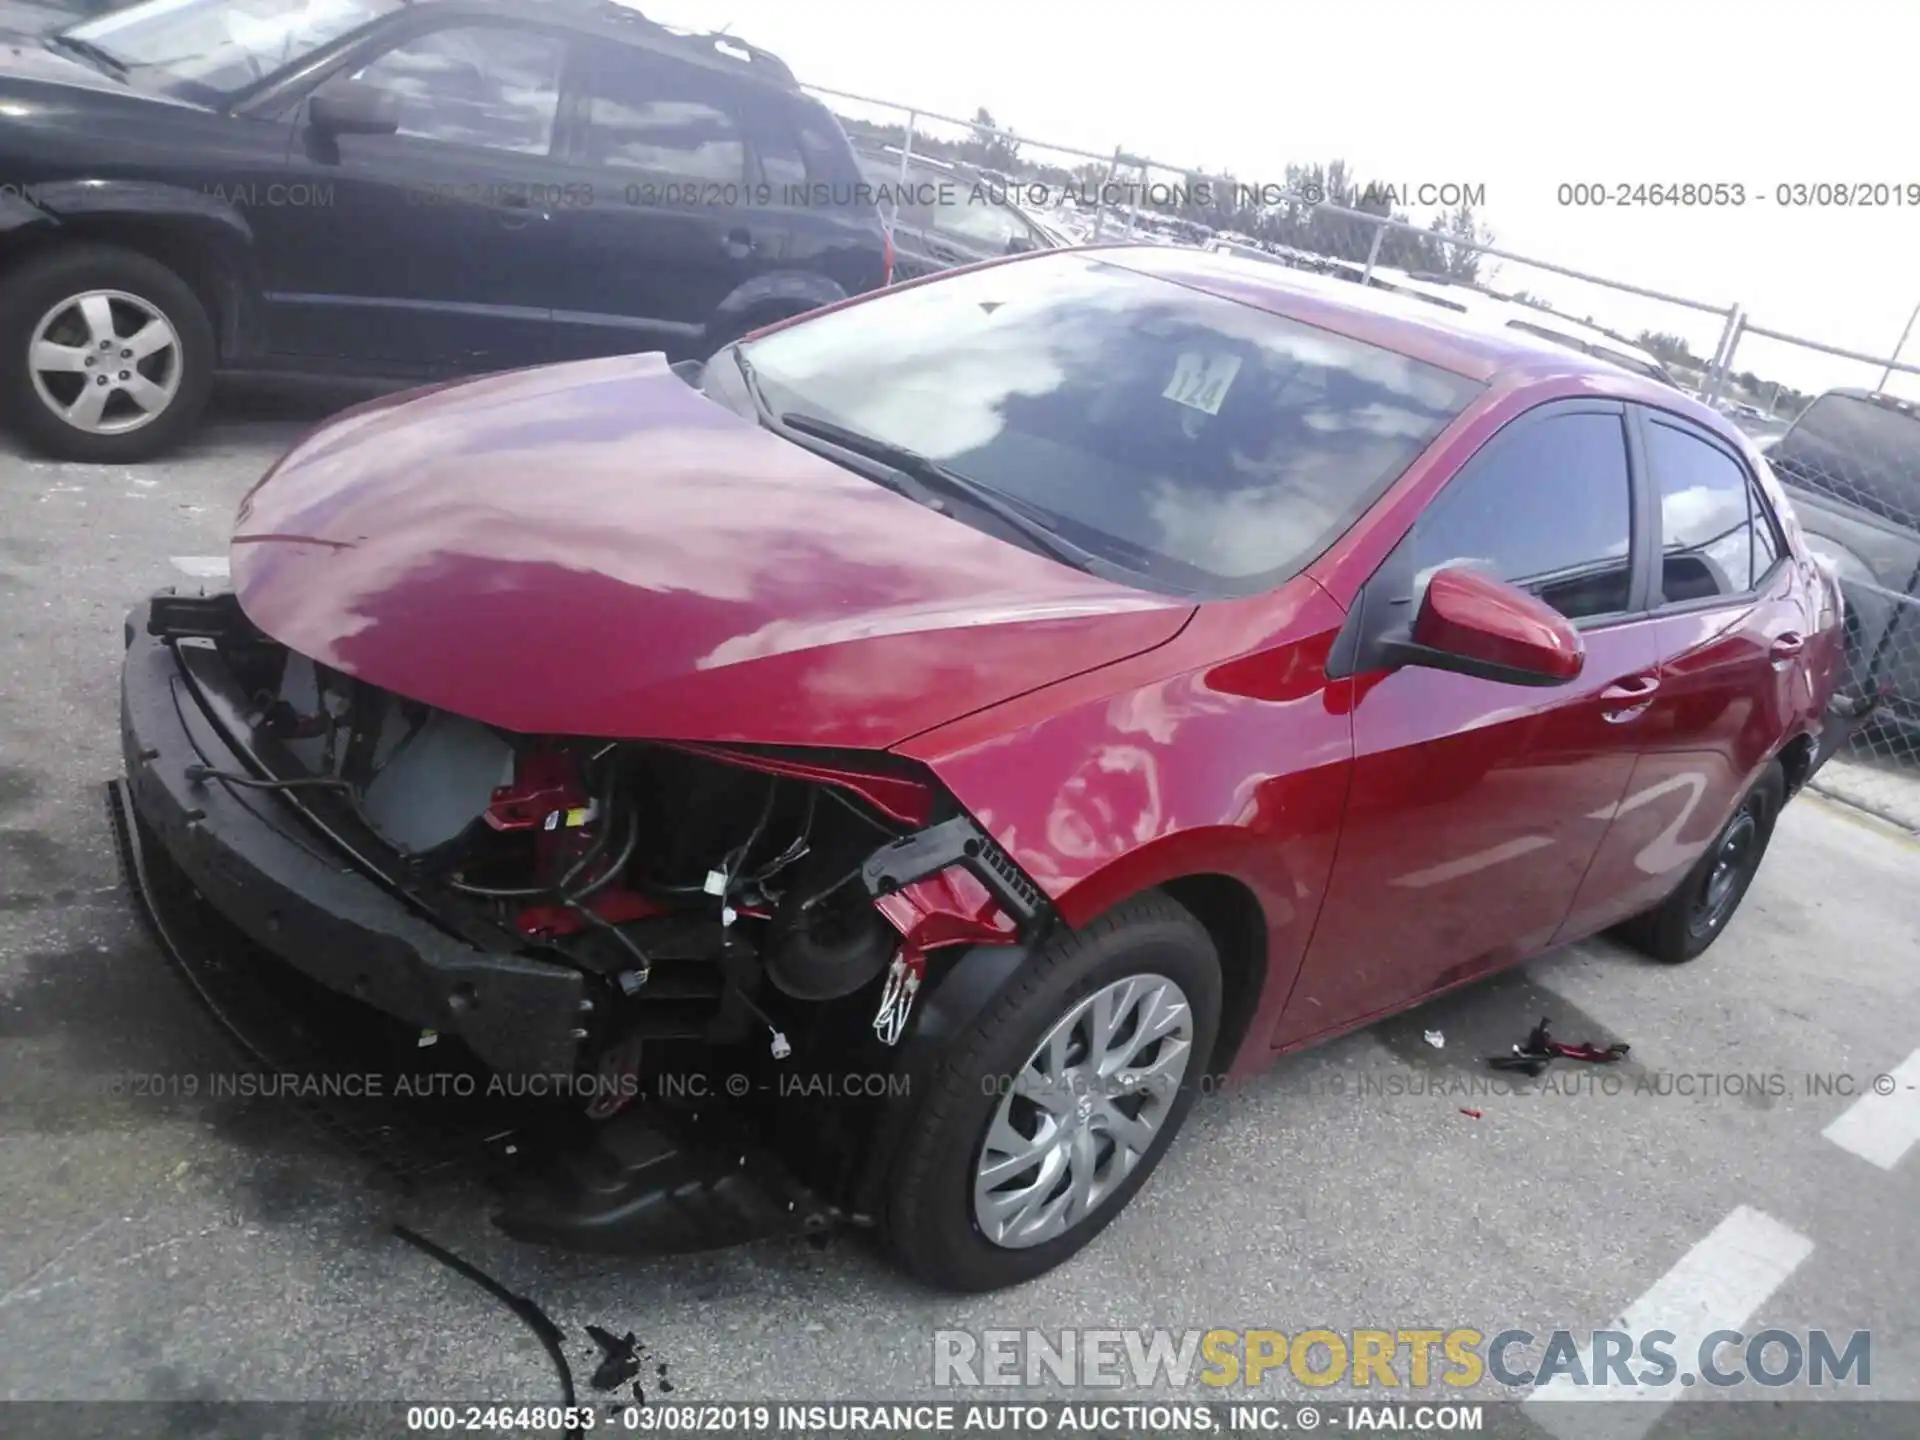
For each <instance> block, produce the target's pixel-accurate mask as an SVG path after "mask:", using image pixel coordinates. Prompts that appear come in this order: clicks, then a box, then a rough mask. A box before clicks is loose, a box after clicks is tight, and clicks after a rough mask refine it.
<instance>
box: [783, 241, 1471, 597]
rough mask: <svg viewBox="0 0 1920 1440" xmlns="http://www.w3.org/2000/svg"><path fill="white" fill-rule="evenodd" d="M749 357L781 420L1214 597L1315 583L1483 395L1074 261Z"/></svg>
mask: <svg viewBox="0 0 1920 1440" xmlns="http://www.w3.org/2000/svg"><path fill="white" fill-rule="evenodd" d="M746 351H747V354H748V355H749V356H750V357H751V359H752V362H753V365H754V368H755V371H756V372H757V375H758V377H759V379H760V381H761V384H762V387H763V389H764V390H765V391H766V392H767V395H768V399H769V403H770V404H771V405H772V406H773V408H774V409H775V410H796V409H797V410H804V411H806V412H807V413H809V414H811V415H814V416H818V417H822V418H825V419H830V420H833V421H835V422H836V423H838V424H840V425H843V426H846V427H849V428H852V429H855V430H859V431H861V432H863V433H864V434H867V435H870V436H874V437H877V438H879V439H882V440H885V441H887V442H889V443H890V444H893V445H898V446H906V447H909V448H911V449H913V450H916V451H918V452H920V453H921V454H923V455H927V456H930V457H932V458H934V459H936V460H939V461H942V462H944V463H945V464H946V465H948V466H949V467H950V468H952V469H954V470H957V471H959V472H961V473H962V474H964V475H966V476H968V477H970V478H971V479H974V480H976V481H978V482H980V483H982V484H985V485H988V486H991V487H992V488H993V489H995V490H997V491H999V492H1000V493H1001V494H1002V495H1003V496H1005V497H1006V498H1008V499H1010V500H1011V501H1012V502H1014V503H1015V504H1016V505H1018V506H1019V507H1021V508H1023V509H1024V510H1026V511H1028V512H1029V513H1030V514H1032V515H1033V516H1034V517H1036V518H1038V519H1040V520H1041V521H1042V522H1043V523H1045V524H1048V525H1051V526H1053V527H1054V528H1056V529H1057V530H1058V531H1060V532H1061V533H1062V534H1063V535H1065V536H1066V537H1067V538H1069V539H1071V540H1073V541H1074V542H1076V543H1077V544H1079V545H1081V546H1082V547H1084V548H1086V549H1088V550H1091V551H1093V552H1094V553H1095V554H1097V555H1100V556H1101V557H1103V558H1104V559H1107V560H1110V561H1111V562H1113V563H1115V564H1117V565H1120V566H1123V567H1125V568H1126V569H1128V570H1130V571H1132V572H1133V573H1135V574H1138V575H1139V576H1141V577H1142V580H1143V582H1145V583H1149V584H1151V583H1153V582H1155V581H1159V582H1163V583H1164V584H1165V585H1167V586H1168V587H1171V588H1177V589H1180V590H1184V591H1188V592H1197V593H1202V594H1206V593H1213V594H1244V593H1250V592H1252V591H1254V590H1257V589H1262V588H1265V587H1267V586H1269V585H1271V584H1274V583H1277V582H1278V581H1279V580H1281V579H1284V578H1286V577H1287V576H1288V575H1290V574H1292V573H1293V572H1295V571H1296V570H1298V569H1299V567H1300V566H1302V565H1304V564H1305V563H1306V562H1307V561H1309V560H1310V559H1312V558H1313V557H1314V556H1315V555H1317V554H1318V553H1319V552H1320V551H1321V550H1322V549H1324V548H1325V547H1326V546H1327V545H1328V544H1329V543H1330V542H1331V541H1332V540H1333V539H1334V538H1335V537H1336V536H1337V535H1338V534H1339V533H1340V532H1341V531H1343V530H1344V529H1345V528H1346V527H1347V526H1348V525H1349V524H1351V523H1352V521H1353V520H1354V519H1355V518H1356V517H1357V516H1358V515H1359V514H1360V513H1361V511H1363V510H1364V509H1365V508H1366V507H1367V506H1368V505H1369V504H1371V503H1372V501H1373V500H1374V499H1375V498H1376V497H1377V496H1379V494H1380V493H1381V492H1382V491H1383V490H1385V489H1386V487H1387V486H1388V485H1390V484H1391V483H1392V482H1393V481H1394V480H1395V479H1396V478H1397V477H1398V476H1399V475H1400V474H1401V473H1402V472H1403V471H1404V470H1405V469H1406V468H1407V466H1408V465H1409V464H1410V463H1411V462H1412V461H1413V460H1414V458H1415V457H1416V456H1418V455H1419V454H1420V452H1421V451H1422V450H1423V449H1425V448H1426V446H1427V445H1428V444H1429V443H1430V442H1431V441H1432V440H1433V439H1434V437H1435V436H1436V435H1438V434H1439V432H1440V431H1441V429H1442V428H1444V427H1445V426H1446V424H1447V423H1448V421H1450V420H1451V419H1453V417H1454V416H1456V415H1457V414H1459V413H1460V411H1461V410H1462V409H1463V408H1464V407H1465V406H1466V405H1467V404H1468V402H1469V401H1470V400H1471V399H1472V398H1473V397H1474V396H1475V395H1477V394H1479V393H1480V392H1481V389H1482V387H1481V386H1480V385H1479V384H1478V383H1477V382H1475V381H1472V380H1468V379H1465V378H1463V377H1461V376H1458V375H1455V374H1452V373H1451V372H1448V371H1445V370H1440V369H1437V368H1435V367H1432V366H1429V365H1425V364H1422V363H1421V362H1419V361H1415V360H1412V359H1409V358H1408V357H1406V356H1404V355H1400V354H1397V353H1395V352H1393V351H1389V350H1384V349H1381V348H1378V347H1376V346H1373V345H1368V344H1364V343H1362V342H1360V341H1357V340H1352V339H1348V338H1346V337H1344V336H1341V335H1337V334H1334V333H1332V332H1330V331H1326V330H1320V329H1316V328H1314V327H1312V326H1309V325H1304V324H1299V323H1296V322H1293V321H1290V320H1286V319H1283V318H1281V317H1279V316H1276V315H1272V314H1268V313H1267V312H1265V311H1262V310H1258V309H1254V308H1252V307H1250V306H1246V305H1242V304H1238V303H1236V302H1233V301H1230V300H1223V299H1219V298H1217V297H1214V296H1211V295H1205V294H1201V293H1199V292H1196V291H1194V290H1191V289H1188V288H1186V287H1184V286H1181V285H1177V284H1173V283H1171V282H1169V281H1165V280H1160V279H1156V278H1154V277H1151V276H1146V275H1142V274H1139V273H1137V272H1135V271H1132V270H1129V269H1126V268H1124V267H1122V266H1119V265H1114V264H1109V263H1105V262H1102V261H1098V260H1094V259H1091V258H1089V257H1086V256H1082V255H1072V254H1062V255H1049V256H1047V257H1045V258H1041V259H1035V260H1027V261H1021V262H1019V263H1016V264H1011V265H1001V266H994V267H992V268H989V269H984V270H980V271H975V272H972V273H967V274H960V275H955V276H952V277H950V278H947V279H943V280H940V281H937V282H934V283H932V284H929V285H922V286H917V287H913V288H909V289H905V290H901V291H898V292H895V293H892V294H886V295H882V296H879V297H877V298H875V299H873V300H870V301H867V302H864V303H862V304H859V305H855V306H851V307H849V308H847V309H845V310H839V311H833V312H830V313H828V314H825V315H822V316H819V317H818V318H816V319H813V320H810V321H805V322H803V323H801V324H799V325H795V326H792V327H790V328H788V329H785V330H781V331H777V332H775V333H774V334H772V335H769V336H767V337H765V338H763V339H761V340H757V341H753V342H751V343H750V344H749V345H748V346H747V347H746Z"/></svg>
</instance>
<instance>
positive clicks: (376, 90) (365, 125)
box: [307, 80, 400, 138]
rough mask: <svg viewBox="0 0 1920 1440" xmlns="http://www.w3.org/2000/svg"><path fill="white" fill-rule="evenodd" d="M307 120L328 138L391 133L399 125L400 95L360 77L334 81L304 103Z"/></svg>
mask: <svg viewBox="0 0 1920 1440" xmlns="http://www.w3.org/2000/svg"><path fill="white" fill-rule="evenodd" d="M307 120H308V123H310V124H311V125H312V126H313V128H314V130H315V131H317V132H318V133H319V134H322V135H325V136H327V137H329V138H332V137H334V136H338V135H391V134H393V133H394V132H395V131H397V130H398V129H399V128H400V97H399V96H398V95H395V94H394V93H393V92H392V91H391V90H382V89H381V88H380V87H379V86H377V85H369V84H367V83H366V82H365V81H363V80H336V81H335V82H334V83H333V84H331V85H329V86H328V87H327V88H326V89H325V90H323V91H321V92H320V93H318V94H316V95H315V96H314V97H313V99H312V100H310V101H308V102H307Z"/></svg>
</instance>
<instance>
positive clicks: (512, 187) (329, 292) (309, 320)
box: [259, 17, 571, 374]
mask: <svg viewBox="0 0 1920 1440" xmlns="http://www.w3.org/2000/svg"><path fill="white" fill-rule="evenodd" d="M570 43H571V40H570V36H569V35H568V34H567V33H566V32H565V31H559V30H552V29H546V28H543V27H540V26H535V25H521V24H515V23H509V22H507V21H493V20H485V21H481V20H476V19H472V18H467V17H463V18H461V19H460V20H458V21H457V22H442V23H439V24H435V25H432V26H430V27H422V28H417V29H413V30H411V31H410V32H408V33H406V34H405V35H404V36H403V38H401V39H400V40H399V41H398V42H397V43H394V44H392V45H389V46H386V47H385V48H383V49H382V50H380V51H379V52H378V53H374V54H371V55H362V56H357V57H356V58H355V59H353V60H351V61H349V62H348V63H347V64H346V65H345V66H344V67H343V68H342V69H341V70H340V71H339V72H337V73H336V74H335V75H334V76H333V77H331V78H329V79H328V80H327V81H324V82H323V83H322V84H321V85H320V87H319V91H318V93H322V94H324V93H326V91H327V89H328V88H329V86H335V85H339V84H341V83H343V82H345V81H348V80H359V81H362V82H364V83H366V84H369V85H374V86H377V87H379V88H382V89H385V90H388V91H390V92H392V93H394V94H395V95H397V96H398V97H399V99H400V102H401V122H400V130H399V133H397V134H393V135H346V136H341V137H339V138H337V139H334V138H329V137H327V136H323V135H321V134H319V133H317V132H316V131H314V129H313V128H312V127H311V125H309V124H307V123H306V111H307V108H308V105H307V104H303V105H302V106H301V110H300V116H299V121H298V124H299V130H298V133H297V134H296V136H295V138H294V152H295V154H294V161H293V165H292V173H293V174H294V176H295V178H297V179H299V180H302V181H306V182H309V183H310V185H311V187H312V188H314V189H315V190H316V191H318V190H319V189H320V188H321V187H324V189H325V192H326V194H327V196H328V199H329V203H327V204H324V205H320V204H316V205H314V206H312V207H309V208H302V209H286V210H279V211H269V212H267V215H266V219H267V222H268V224H269V225H270V226H271V227H272V233H271V234H263V235H262V236H261V244H260V246H259V249H260V253H261V256H262V264H263V265H264V266H265V267H266V270H267V273H266V275H265V277H264V280H265V285H264V288H265V290H266V292H267V305H268V324H267V331H268V339H267V344H268V349H269V351H270V352H273V353H277V354H280V355H291V356H302V357H321V358H326V359H336V360H343V361H349V362H359V363H361V364H363V365H364V366H365V367H366V368H369V369H372V370H374V371H378V372H381V373H394V374H405V373H410V372H414V371H424V372H430V373H431V372H441V371H449V370H453V371H462V370H466V371H470V370H498V369H508V368H512V367H515V366H520V365H531V364H535V363H538V362H539V361H541V360H544V359H546V358H547V353H548V344H549V336H550V331H551V319H550V316H551V310H552V305H553V300H554V297H555V293H556V286H555V277H556V276H557V275H558V274H559V272H560V270H561V267H562V262H563V258H564V257H563V255H562V253H561V251H560V249H559V248H558V244H557V240H558V235H557V233H556V228H555V215H554V213H553V210H552V207H551V206H550V205H548V204H547V203H546V198H547V189H548V187H549V185H550V183H551V181H552V179H553V160H552V151H553V143H554V136H555V133H556V126H557V121H558V117H559V112H560V105H561V95H562V85H563V80H564V71H565V64H566V59H567V55H568V52H569V48H570ZM309 103H310V102H309Z"/></svg>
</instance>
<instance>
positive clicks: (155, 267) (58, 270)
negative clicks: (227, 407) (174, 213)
mask: <svg viewBox="0 0 1920 1440" xmlns="http://www.w3.org/2000/svg"><path fill="white" fill-rule="evenodd" d="M213 349H214V344H213V327H212V325H211V323H210V322H209V321H208V319H207V312H206V310H205V308H204V307H203V306H202V305H201V304H200V301H199V299H198V298H197V297H196V296H195V295H194V293H193V291H192V289H191V288H190V287H189V286H188V285H187V283H186V282H185V281H184V280H182V279H181V278H180V277H179V276H178V275H176V274H174V272H173V271H171V270H169V269H168V268H167V267H166V266H164V265H162V264H160V263H159V262H158V261H156V260H153V259H150V258H148V257H147V256H145V255H141V254H138V253H136V252H134V251H131V250H123V249H120V248H119V247H118V246H112V245H76V246H73V247H70V248H64V249H55V250H51V251H49V252H47V253H46V254H43V255H39V256H36V257H34V258H33V259H30V260H28V261H26V262H25V263H23V264H22V265H20V266H19V267H17V268H16V269H14V270H11V271H9V272H8V273H7V274H6V275H5V276H4V277H0V414H3V415H5V416H6V417H7V418H8V419H10V420H11V421H12V423H13V425H14V426H15V427H16V428H17V429H18V431H19V432H20V435H21V437H22V438H23V439H25V440H26V441H27V443H28V444H30V445H32V446H33V447H34V448H35V449H37V450H39V451H41V452H43V453H45V454H47V455H50V456H52V457H54V458H55V459H59V460H81V461H91V462H95V463H103V464H124V463H128V462H131V461H136V460H144V459H147V458H148V457H150V456H153V455H157V454H159V453H160V452H162V451H164V450H166V449H168V448H169V447H171V446H173V445H174V444H177V443H178V442H179V441H180V440H181V439H182V438H184V437H185V435H186V434H187V432H188V431H189V430H190V429H191V428H192V427H193V424H194V422H195V421H196V420H197V419H198V418H199V415H200V411H201V409H202V407H203V406H204V405H205V404H206V399H207V392H208V390H209V388H210V386H211V382H212V376H213Z"/></svg>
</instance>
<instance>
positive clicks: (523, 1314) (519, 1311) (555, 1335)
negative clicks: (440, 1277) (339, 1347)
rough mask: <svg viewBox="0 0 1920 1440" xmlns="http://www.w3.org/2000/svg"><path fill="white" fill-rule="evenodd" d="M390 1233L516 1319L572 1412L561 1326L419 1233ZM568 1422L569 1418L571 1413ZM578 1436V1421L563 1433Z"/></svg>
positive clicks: (399, 1230) (398, 1229)
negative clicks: (544, 1357)
mask: <svg viewBox="0 0 1920 1440" xmlns="http://www.w3.org/2000/svg"><path fill="white" fill-rule="evenodd" d="M393 1233H394V1235H395V1236H397V1237H398V1238H399V1239H401V1240H404V1241H406V1243H407V1244H409V1245H411V1246H413V1248H414V1249H416V1250H419V1251H422V1252H423V1253H425V1254H427V1255H430V1256H432V1257H433V1258H434V1259H435V1260H438V1261H439V1262H440V1263H441V1264H442V1265H444V1266H446V1267H447V1268H448V1269H449V1270H452V1271H453V1272H454V1273H455V1274H458V1275H464V1276H465V1277H466V1278H467V1279H469V1280H471V1281H472V1282H473V1283H474V1284H476V1285H478V1286H479V1287H480V1288H481V1289H482V1290H484V1291H486V1292H487V1293H488V1294H489V1295H491V1296H493V1298H494V1299H496V1300H498V1301H499V1302H500V1303H501V1304H502V1305H505V1306H506V1307H507V1308H508V1309H509V1310H511V1311H512V1312H513V1313H514V1314H515V1315H517V1316H519V1317H520V1321H521V1323H522V1324H524V1325H525V1326H526V1327H527V1328H528V1329H529V1330H531V1331H532V1332H533V1333H534V1335H535V1336H536V1337H537V1338H538V1339H539V1341H540V1346H541V1348H542V1349H543V1350H545V1351H546V1352H547V1358H548V1359H549V1360H551V1361H552V1362H553V1368H554V1369H555V1370H556V1371H558V1372H559V1375H560V1394H561V1396H562V1398H563V1399H564V1401H565V1403H566V1409H567V1410H568V1411H569V1412H571V1411H572V1410H574V1409H576V1408H577V1397H576V1395H575V1393H574V1388H573V1367H572V1366H571V1365H569V1364H567V1352H566V1349H565V1346H564V1344H563V1341H564V1339H565V1337H564V1336H563V1335H562V1334H561V1333H560V1327H559V1326H558V1325H556V1324H554V1323H553V1321H552V1320H550V1319H548V1318H547V1312H546V1311H544V1310H542V1309H541V1308H540V1307H539V1306H538V1305H537V1304H535V1303H534V1302H533V1301H532V1300H529V1299H528V1298H527V1297H526V1296H524V1295H516V1294H514V1293H513V1291H511V1290H509V1289H507V1287H506V1286H504V1285H502V1284H501V1283H500V1282H499V1281H498V1280H496V1279H494V1278H493V1277H492V1276H491V1275H489V1274H487V1272H486V1271H484V1270H482V1269H481V1268H480V1267H479V1266H477V1265H474V1264H471V1263H470V1262H468V1261H466V1260H462V1259H461V1258H460V1257H459V1256H458V1255H456V1254H454V1253H453V1252H452V1251H451V1250H448V1249H447V1248H445V1247H444V1246H441V1245H436V1244H434V1242H433V1241H431V1240H429V1239H427V1237H426V1236H424V1235H422V1234H421V1233H420V1232H419V1231H417V1230H412V1229H409V1228H408V1227H407V1226H405V1225H395V1226H394V1227H393ZM568 1419H569V1420H571V1419H572V1417H571V1415H570V1414H569V1416H568ZM580 1433H581V1427H580V1425H579V1424H578V1423H577V1422H575V1423H573V1424H571V1425H570V1426H569V1427H568V1429H567V1432H566V1434H567V1437H568V1440H574V1437H576V1436H578V1435H579V1434H580Z"/></svg>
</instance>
